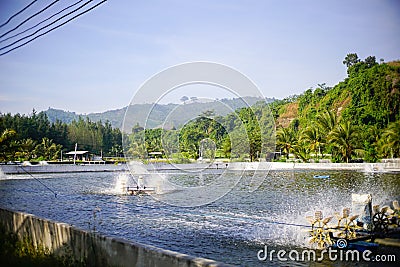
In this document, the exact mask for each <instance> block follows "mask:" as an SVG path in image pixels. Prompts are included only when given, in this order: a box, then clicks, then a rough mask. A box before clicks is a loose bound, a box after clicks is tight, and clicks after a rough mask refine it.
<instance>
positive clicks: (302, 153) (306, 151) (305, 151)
mask: <svg viewBox="0 0 400 267" xmlns="http://www.w3.org/2000/svg"><path fill="white" fill-rule="evenodd" d="M293 152H294V154H295V155H296V156H297V157H299V158H300V159H301V160H302V161H303V162H308V161H309V160H310V146H309V144H307V143H306V142H298V143H297V144H295V145H294V146H293Z"/></svg>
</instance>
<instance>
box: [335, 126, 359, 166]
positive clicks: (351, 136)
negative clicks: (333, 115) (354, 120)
mask: <svg viewBox="0 0 400 267" xmlns="http://www.w3.org/2000/svg"><path fill="white" fill-rule="evenodd" d="M329 141H330V142H331V143H332V144H333V145H334V146H335V147H336V148H337V149H338V150H339V154H341V156H342V160H343V161H345V162H347V163H348V162H349V161H350V159H351V157H352V156H353V155H355V154H356V153H357V152H362V149H361V145H360V142H359V132H358V131H357V128H356V127H355V126H354V125H352V124H351V123H350V121H347V122H343V123H340V124H338V125H337V126H336V127H335V128H334V129H333V131H332V133H331V135H330V137H329Z"/></svg>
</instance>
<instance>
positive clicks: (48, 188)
mask: <svg viewBox="0 0 400 267" xmlns="http://www.w3.org/2000/svg"><path fill="white" fill-rule="evenodd" d="M18 166H19V167H20V168H21V169H22V170H23V171H24V172H26V173H27V174H29V175H30V176H31V177H32V178H33V179H35V180H36V181H38V182H39V183H41V184H42V185H43V186H44V187H46V188H47V190H49V191H50V192H52V193H53V194H54V197H55V198H57V193H56V192H55V191H54V190H53V189H51V188H50V187H48V186H47V185H46V184H44V183H43V182H42V181H40V180H39V179H38V178H36V177H35V176H33V175H32V174H31V173H30V172H28V171H27V170H25V169H24V168H23V167H22V166H21V165H18Z"/></svg>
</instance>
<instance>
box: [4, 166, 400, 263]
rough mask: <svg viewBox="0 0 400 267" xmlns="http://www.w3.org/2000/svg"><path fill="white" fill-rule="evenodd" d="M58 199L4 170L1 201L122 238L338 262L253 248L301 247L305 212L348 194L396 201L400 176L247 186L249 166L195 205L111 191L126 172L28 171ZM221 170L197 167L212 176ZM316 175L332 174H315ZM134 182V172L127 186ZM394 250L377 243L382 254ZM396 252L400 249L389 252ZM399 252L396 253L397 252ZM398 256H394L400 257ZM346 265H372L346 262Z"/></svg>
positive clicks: (288, 177) (339, 202)
mask: <svg viewBox="0 0 400 267" xmlns="http://www.w3.org/2000/svg"><path fill="white" fill-rule="evenodd" d="M33 175H34V177H35V178H37V179H40V182H42V183H43V184H45V185H46V186H47V187H49V188H50V189H51V190H54V191H55V192H57V197H55V196H54V194H53V193H52V192H51V191H50V190H49V189H47V188H46V187H45V186H43V184H41V183H40V182H39V181H38V180H37V179H33V178H32V177H31V176H29V175H2V177H1V178H0V206H1V207H5V208H9V209H13V210H16V211H22V212H27V213H31V214H34V215H37V216H40V217H44V218H48V219H52V220H55V221H60V222H66V223H69V224H72V225H74V226H77V227H79V228H81V229H88V230H91V231H96V232H99V233H102V234H105V235H108V236H117V237H122V238H125V239H128V240H133V241H137V242H141V243H145V244H150V245H154V246H158V247H161V248H164V249H169V250H173V251H177V252H181V253H186V254H189V255H193V256H199V257H205V258H210V259H214V260H217V261H222V262H225V263H230V264H235V265H241V266H267V265H271V266H279V265H281V266H287V265H297V266H310V265H314V264H318V265H325V266H331V265H337V266H341V265H342V263H341V262H338V261H337V262H330V261H326V260H324V261H322V262H319V263H314V262H307V261H306V262H303V261H299V262H280V261H278V260H277V259H274V260H273V261H269V260H267V261H260V260H258V258H257V252H258V251H259V250H261V249H264V247H265V246H268V250H269V251H270V250H272V249H274V250H278V249H284V250H286V251H289V250H290V249H296V250H299V251H300V250H301V249H302V248H305V247H308V246H309V245H308V237H307V233H306V232H305V231H304V230H305V228H304V227H302V226H303V225H308V223H307V221H306V219H305V217H306V216H307V215H313V213H314V211H315V210H322V211H323V214H324V216H328V215H333V213H334V212H335V211H339V212H341V210H342V209H343V208H344V207H351V194H352V193H370V194H372V196H373V205H375V204H381V205H384V204H386V205H388V204H390V203H391V201H392V200H396V199H397V200H400V174H395V173H366V172H355V171H324V172H321V171H270V172H268V173H267V172H266V173H262V172H258V173H256V174H255V175H261V176H263V178H264V181H263V183H262V184H261V186H260V187H259V188H258V189H257V190H256V191H254V192H249V190H248V185H249V183H250V182H251V178H252V176H253V175H254V173H253V172H245V173H239V172H235V171H230V172H229V173H227V174H226V175H227V177H228V178H229V177H231V178H232V179H233V180H235V179H236V178H237V175H242V176H243V177H242V179H241V180H240V181H239V183H238V184H237V185H236V187H235V188H233V190H231V191H230V192H229V193H228V194H226V195H225V196H223V197H221V198H219V199H218V200H216V201H214V202H212V203H210V204H208V205H203V206H199V207H176V206H171V205H168V204H165V203H163V202H160V201H157V200H155V199H153V198H152V197H151V196H127V195H121V194H118V192H117V191H116V190H115V189H114V188H115V187H116V184H118V182H119V180H120V179H121V177H127V176H128V177H129V174H127V173H110V172H97V173H63V174H33ZM164 175H165V176H166V177H167V178H168V179H169V180H170V181H173V182H174V183H180V184H191V183H192V181H193V180H196V179H198V178H199V177H196V174H193V173H186V172H176V171H175V172H173V173H172V172H165V174H164ZM216 175H218V171H216V170H210V171H207V170H206V171H204V172H203V173H202V177H201V179H202V180H205V181H207V180H208V179H209V180H213V179H215V176H216ZM313 175H330V178H329V179H315V178H313ZM130 183H131V184H132V185H133V178H132V177H130V178H128V184H130ZM388 251H389V252H391V251H392V250H390V249H389V250H386V248H383V249H381V252H382V253H384V252H388ZM394 252H395V253H397V252H398V251H394ZM398 257H399V256H398ZM398 260H399V259H398ZM346 265H347V266H371V265H367V263H363V262H361V263H354V262H347V263H346Z"/></svg>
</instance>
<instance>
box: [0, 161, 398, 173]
mask: <svg viewBox="0 0 400 267" xmlns="http://www.w3.org/2000/svg"><path fill="white" fill-rule="evenodd" d="M143 167H144V168H146V169H147V171H153V172H154V171H170V170H206V169H219V170H224V169H227V170H233V171H256V170H258V171H288V170H316V171H323V170H354V171H364V172H371V173H374V172H394V173H398V172H400V161H394V162H380V163H293V162H291V163H286V162H230V163H220V162H214V163H212V164H210V163H188V164H168V163H154V164H147V165H146V164H144V165H143ZM0 170H1V173H3V174H30V173H35V174H40V173H76V172H124V171H129V166H128V165H127V164H118V165H115V164H86V165H73V164H71V165H66V164H50V165H29V166H22V165H7V164H4V165H0Z"/></svg>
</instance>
